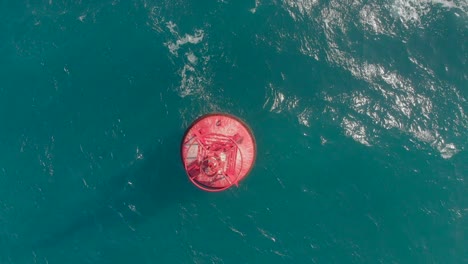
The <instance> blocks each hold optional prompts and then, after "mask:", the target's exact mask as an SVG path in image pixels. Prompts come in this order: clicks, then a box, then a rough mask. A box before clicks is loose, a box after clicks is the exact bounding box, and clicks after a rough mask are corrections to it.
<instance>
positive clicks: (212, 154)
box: [181, 113, 256, 192]
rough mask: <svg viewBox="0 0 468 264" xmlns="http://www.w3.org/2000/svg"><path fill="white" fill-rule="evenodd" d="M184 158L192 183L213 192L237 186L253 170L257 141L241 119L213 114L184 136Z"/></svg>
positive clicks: (190, 128)
mask: <svg viewBox="0 0 468 264" xmlns="http://www.w3.org/2000/svg"><path fill="white" fill-rule="evenodd" d="M181 156H182V161H183V164H184V168H185V171H186V172H187V176H188V177H189V179H190V180H191V181H192V182H193V183H194V184H195V185H196V186H197V187H198V188H200V189H202V190H205V191H210V192H218V191H222V190H226V189H228V188H229V187H231V186H233V185H236V186H237V185H238V183H239V181H241V180H242V179H243V178H245V176H247V174H248V173H249V172H250V170H251V169H252V167H253V164H254V162H255V156H256V146H255V139H254V136H253V133H252V131H251V130H250V128H249V127H248V126H247V125H246V124H245V123H244V122H243V121H242V120H240V119H239V118H237V117H235V116H232V115H229V114H224V113H213V114H207V115H204V116H202V117H200V118H198V119H197V120H195V121H194V122H193V123H192V124H191V125H190V127H189V128H188V129H187V131H186V132H185V135H184V138H183V141H182V146H181Z"/></svg>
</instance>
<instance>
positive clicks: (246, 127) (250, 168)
mask: <svg viewBox="0 0 468 264" xmlns="http://www.w3.org/2000/svg"><path fill="white" fill-rule="evenodd" d="M213 116H221V117H223V116H224V117H227V118H231V119H234V120H235V121H237V122H239V123H240V124H241V125H242V126H243V127H244V128H245V129H246V131H247V133H248V135H249V136H250V137H251V139H252V147H253V157H252V162H251V164H250V167H249V169H248V170H247V171H246V172H245V174H244V175H243V176H242V177H241V178H240V179H239V180H237V181H236V182H235V183H233V184H231V185H227V186H225V187H220V188H216V187H210V186H206V185H203V184H201V183H199V182H197V181H196V180H194V179H192V178H191V177H190V175H188V172H187V170H186V163H185V157H184V154H183V153H184V152H183V148H184V142H185V140H186V139H187V136H188V133H190V132H191V131H192V128H193V127H194V126H195V125H196V124H198V123H199V122H200V121H202V120H203V119H206V118H209V117H213ZM180 158H181V160H182V164H183V167H184V171H185V173H186V174H187V175H188V178H189V180H190V181H191V182H192V183H193V184H194V185H195V186H196V187H197V188H199V189H202V190H204V191H207V192H221V191H224V190H226V189H229V188H231V187H232V186H233V185H236V186H238V183H239V182H240V181H242V180H243V179H244V178H246V177H247V176H248V175H249V174H250V172H251V171H252V169H253V168H254V166H255V161H256V159H257V143H256V140H255V137H254V134H253V131H252V129H251V128H250V126H249V125H248V124H247V123H246V122H245V121H244V120H242V119H241V118H239V117H237V116H235V115H232V114H228V113H224V112H211V113H207V114H203V115H201V116H199V117H198V118H196V119H195V120H194V121H193V122H192V123H191V124H190V125H189V126H188V127H187V129H186V130H185V132H184V135H183V137H182V140H181V143H180Z"/></svg>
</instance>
